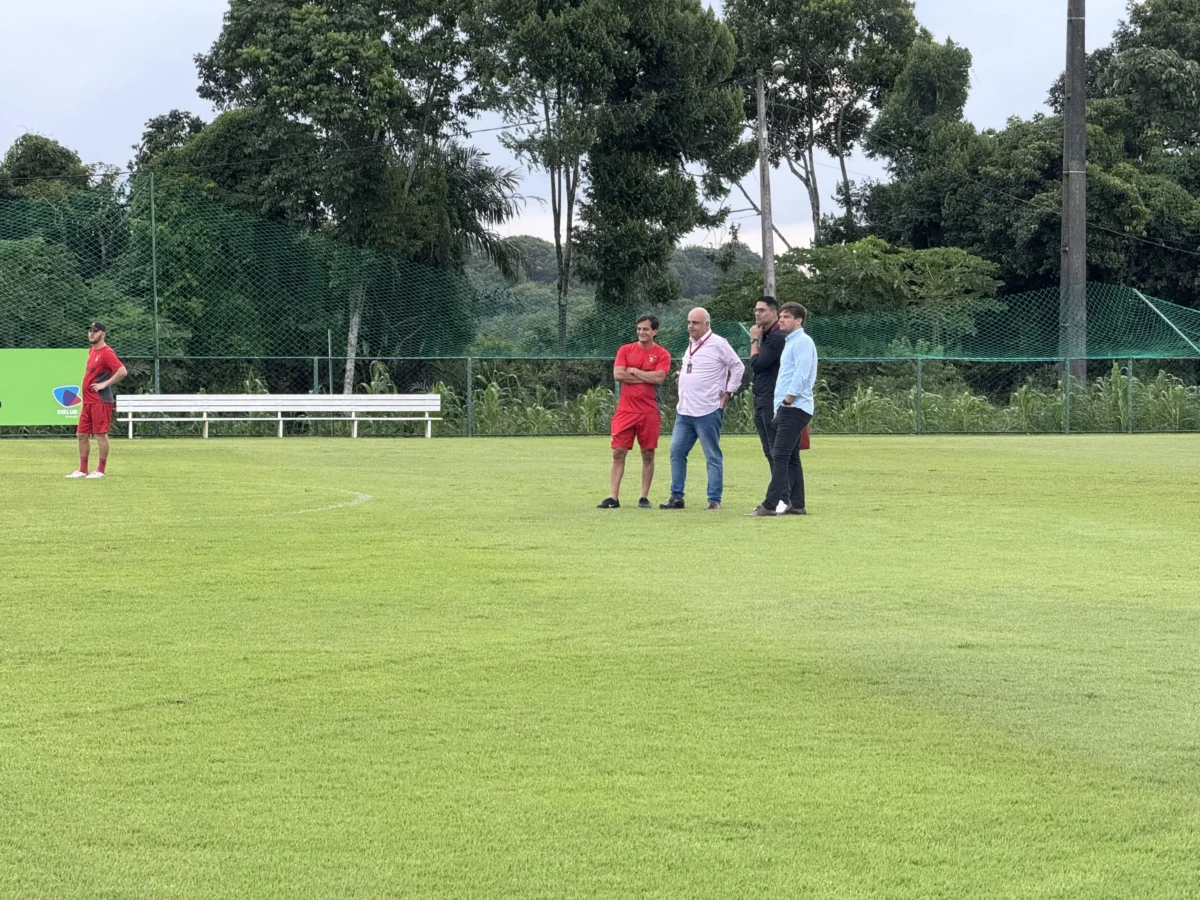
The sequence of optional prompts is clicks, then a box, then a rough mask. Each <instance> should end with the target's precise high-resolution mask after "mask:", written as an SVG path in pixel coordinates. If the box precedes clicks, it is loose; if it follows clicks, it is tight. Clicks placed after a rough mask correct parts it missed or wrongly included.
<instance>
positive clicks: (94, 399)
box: [67, 322, 128, 478]
mask: <svg viewBox="0 0 1200 900" xmlns="http://www.w3.org/2000/svg"><path fill="white" fill-rule="evenodd" d="M105 337H106V332H105V330H104V325H103V323H101V322H93V323H92V324H91V325H89V326H88V343H89V344H90V345H91V348H90V349H89V350H88V360H87V368H86V369H85V370H84V373H83V409H82V411H81V412H80V414H79V425H78V427H77V428H76V429H75V434H76V436H78V438H79V468H78V469H77V470H76V471H74V472H72V473H71V474H70V475H68V476H67V477H68V478H103V477H104V468H105V466H106V465H108V429H109V426H110V425H112V417H113V407H114V406H115V405H116V401H115V398H114V397H113V392H112V387H113V385H114V384H116V383H117V382H119V381H120V380H121V379H123V378H124V377H125V376H126V375H127V374H128V372H127V371H126V370H125V366H124V365H122V363H121V360H119V359H117V354H115V353H113V349H112V347H110V346H108V344H107V343H106V342H105ZM92 435H95V436H96V446H97V447H98V448H99V450H100V464H99V465H98V466H96V471H94V472H92V473H91V474H88V470H87V469H88V455H89V452H90V448H91V438H92Z"/></svg>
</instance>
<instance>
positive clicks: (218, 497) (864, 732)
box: [0, 436, 1200, 898]
mask: <svg viewBox="0 0 1200 900" xmlns="http://www.w3.org/2000/svg"><path fill="white" fill-rule="evenodd" d="M726 447H727V455H726V467H727V471H726V485H727V492H726V504H725V505H726V508H725V509H724V510H723V511H721V512H716V513H711V512H706V511H704V510H702V509H701V508H700V505H701V504H700V503H699V501H700V499H701V498H702V496H703V463H702V458H701V457H700V455H699V449H698V448H697V451H696V456H695V457H694V459H693V471H692V476H693V481H692V484H691V488H692V490H691V491H690V492H689V500H692V501H696V504H695V506H696V508H691V507H689V508H688V509H687V510H684V511H682V512H678V513H669V512H661V511H659V510H657V509H655V510H653V511H643V510H637V509H635V508H628V507H627V508H625V509H622V510H619V511H614V512H601V511H598V510H595V509H594V508H593V507H594V506H595V504H596V503H597V502H598V501H599V500H600V499H602V498H603V496H604V494H605V485H606V480H607V449H606V442H605V441H604V440H603V439H599V438H593V439H515V440H500V439H487V440H473V441H471V440H434V441H424V440H359V441H353V442H352V441H349V440H336V439H305V438H296V439H286V440H283V441H279V440H274V439H265V438H264V439H257V440H252V439H246V440H234V439H227V440H210V441H201V440H176V441H161V442H156V441H152V440H138V441H134V442H132V443H128V442H125V441H114V451H113V456H112V461H111V465H110V472H111V477H110V478H109V479H107V480H105V481H102V482H92V481H85V482H79V481H66V480H64V479H63V477H62V476H63V475H65V474H66V473H67V472H68V471H70V470H71V468H72V465H73V463H74V457H73V445H72V443H70V442H66V441H15V440H13V441H7V440H6V441H0V480H2V481H0V483H2V485H3V488H2V490H3V494H2V495H0V496H2V498H3V500H2V502H0V535H2V536H3V541H2V543H0V572H2V573H3V578H2V580H0V897H4V898H10V897H11V898H118V897H119V898H158V897H163V898H168V897H186V898H192V897H197V898H199V897H221V898H267V897H289V898H293V897H294V898H300V897H305V898H307V897H313V898H326V897H328V898H367V897H370V898H376V897H480V898H483V897H547V898H549V897H684V898H708V897H712V898H731V897H831V898H833V897H837V898H844V897H884V896H886V897H911V898H927V897H945V898H961V897H1079V898H1105V897H1111V898H1126V897H1195V896H1196V895H1197V894H1198V893H1200V591H1198V577H1197V575H1198V573H1197V566H1196V559H1197V557H1196V547H1197V521H1198V518H1200V439H1197V438H1195V437H1135V438H1129V437H1119V436H1118V437H1089V438H1071V439H1064V438H1061V437H1047V438H1018V437H1013V438H975V439H972V438H937V439H917V438H904V439H891V438H827V437H826V438H819V439H818V440H817V447H816V448H815V449H814V451H813V452H812V453H811V454H808V455H806V460H805V464H806V470H807V472H808V476H809V478H808V482H809V510H810V512H811V513H812V515H811V516H810V517H809V518H807V519H799V518H787V519H774V520H753V519H748V518H745V517H744V515H743V513H745V512H747V511H749V509H750V508H751V507H752V506H753V505H754V504H755V503H756V502H757V501H758V500H759V499H761V491H762V489H763V488H764V487H765V481H766V477H765V476H766V467H765V463H764V462H763V460H762V459H761V456H760V455H759V453H758V450H757V443H756V441H755V440H753V439H751V438H740V437H739V438H728V439H727V442H726ZM664 456H665V454H664ZM662 462H663V465H662V467H661V470H660V473H659V478H658V484H657V486H656V489H655V495H656V496H655V500H656V501H658V500H662V499H664V498H665V495H666V486H667V483H668V480H669V479H668V475H667V473H666V471H665V470H666V468H667V466H666V459H665V458H664V459H663V461H662ZM637 475H638V473H637V467H636V465H631V468H630V472H629V474H628V475H627V478H626V487H627V489H629V490H628V496H627V497H625V499H626V500H627V501H636V498H637V490H636V486H635V485H636V478H637Z"/></svg>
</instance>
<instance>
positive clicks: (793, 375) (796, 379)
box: [775, 328, 817, 416]
mask: <svg viewBox="0 0 1200 900" xmlns="http://www.w3.org/2000/svg"><path fill="white" fill-rule="evenodd" d="M816 385H817V345H816V344H814V343H813V339H812V338H810V337H809V336H808V335H807V334H805V332H804V329H803V328H797V329H796V330H795V331H793V332H792V333H791V334H789V335H788V336H787V343H786V344H784V347H783V356H782V357H781V358H780V360H779V378H778V380H776V382H775V409H779V407H781V406H783V400H784V398H785V397H787V396H788V395H789V394H790V395H791V396H793V397H795V398H796V399H795V400H794V401H793V402H792V406H794V407H798V408H799V409H802V410H804V411H805V412H806V413H808V414H809V415H810V416H811V415H812V414H813V411H814V406H813V389H814V388H815V387H816Z"/></svg>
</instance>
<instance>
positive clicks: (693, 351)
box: [688, 331, 713, 364]
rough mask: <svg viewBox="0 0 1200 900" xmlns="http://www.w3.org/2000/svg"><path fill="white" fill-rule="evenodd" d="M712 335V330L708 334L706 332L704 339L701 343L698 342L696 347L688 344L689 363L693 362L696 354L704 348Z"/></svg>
mask: <svg viewBox="0 0 1200 900" xmlns="http://www.w3.org/2000/svg"><path fill="white" fill-rule="evenodd" d="M712 336H713V333H712V332H711V331H710V332H709V333H708V334H706V335H705V336H704V340H702V341H701V342H700V343H699V344H697V345H696V346H695V348H693V347H692V346H691V345H690V344H689V345H688V363H689V364H690V363H691V361H692V360H693V359H695V358H696V354H697V353H699V352H700V351H701V350H703V349H704V345H705V344H707V343H708V339H709V338H710V337H712Z"/></svg>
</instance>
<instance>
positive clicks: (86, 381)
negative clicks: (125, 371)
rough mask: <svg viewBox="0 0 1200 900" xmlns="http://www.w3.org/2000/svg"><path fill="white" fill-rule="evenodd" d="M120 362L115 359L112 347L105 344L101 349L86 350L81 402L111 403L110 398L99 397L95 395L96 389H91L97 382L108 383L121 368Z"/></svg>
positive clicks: (115, 355)
mask: <svg viewBox="0 0 1200 900" xmlns="http://www.w3.org/2000/svg"><path fill="white" fill-rule="evenodd" d="M121 365H122V363H121V361H120V360H119V359H117V354H115V353H113V349H112V347H110V346H108V344H105V345H104V346H103V347H100V348H98V349H97V348H95V347H93V348H92V349H90V350H88V361H87V368H86V369H85V370H84V372H83V402H84V403H101V402H105V403H111V402H112V397H111V395H110V396H109V397H101V396H100V395H99V394H97V393H96V389H95V388H94V387H92V385H94V384H95V383H96V382H97V381H108V379H109V378H111V377H112V376H113V375H116V374H117V371H118V370H119V369H120V368H121Z"/></svg>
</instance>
